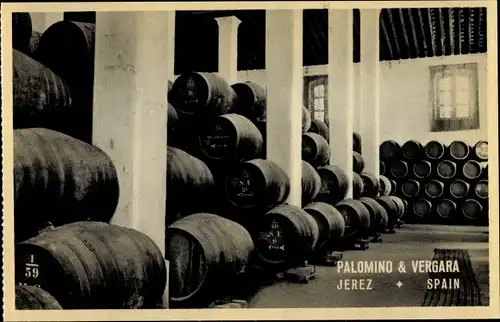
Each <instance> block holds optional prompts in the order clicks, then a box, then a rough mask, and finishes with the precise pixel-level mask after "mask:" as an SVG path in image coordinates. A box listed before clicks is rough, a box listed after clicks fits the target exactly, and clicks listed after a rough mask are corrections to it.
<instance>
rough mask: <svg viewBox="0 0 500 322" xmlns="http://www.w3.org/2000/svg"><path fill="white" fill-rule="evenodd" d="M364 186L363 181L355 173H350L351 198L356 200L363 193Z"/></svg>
mask: <svg viewBox="0 0 500 322" xmlns="http://www.w3.org/2000/svg"><path fill="white" fill-rule="evenodd" d="M363 189H364V184H363V179H361V177H360V176H359V174H357V173H356V172H353V173H352V197H353V198H354V199H358V198H359V197H361V194H362V193H363Z"/></svg>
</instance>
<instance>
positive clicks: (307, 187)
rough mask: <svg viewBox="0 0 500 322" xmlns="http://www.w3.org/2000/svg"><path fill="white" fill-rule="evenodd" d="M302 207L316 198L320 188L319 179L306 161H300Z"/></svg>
mask: <svg viewBox="0 0 500 322" xmlns="http://www.w3.org/2000/svg"><path fill="white" fill-rule="evenodd" d="M301 181H302V205H307V204H308V203H310V202H311V201H313V200H314V198H316V196H317V195H318V193H319V189H320V188H321V177H320V176H319V174H318V172H317V171H316V170H315V169H314V168H313V166H312V165H310V164H309V163H308V162H306V161H302V180H301Z"/></svg>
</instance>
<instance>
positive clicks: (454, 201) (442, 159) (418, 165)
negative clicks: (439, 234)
mask: <svg viewBox="0 0 500 322" xmlns="http://www.w3.org/2000/svg"><path fill="white" fill-rule="evenodd" d="M487 149H488V142H487V141H478V142H476V143H474V144H473V145H469V144H467V143H466V142H463V141H458V140H456V141H453V142H451V143H450V144H449V145H445V144H443V143H442V142H439V141H436V140H431V141H429V142H427V143H426V144H425V145H423V144H421V143H420V142H418V141H416V140H409V141H407V142H404V144H403V145H400V144H399V143H397V142H395V141H393V140H387V141H384V142H382V144H381V145H380V158H381V161H380V162H381V165H382V164H383V166H381V167H380V169H381V174H384V175H385V176H387V177H389V178H390V179H393V180H394V181H395V182H396V184H397V188H396V194H397V195H398V196H400V197H401V198H403V199H405V200H406V201H407V202H408V203H409V205H410V207H409V215H410V216H409V219H410V218H411V221H412V222H415V223H439V224H472V225H487V224H488V151H487Z"/></svg>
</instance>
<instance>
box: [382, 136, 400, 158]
mask: <svg viewBox="0 0 500 322" xmlns="http://www.w3.org/2000/svg"><path fill="white" fill-rule="evenodd" d="M379 150H380V158H381V159H382V160H391V159H399V158H400V157H401V146H400V145H399V144H398V143H397V142H396V141H393V140H386V141H384V142H382V144H380V149H379Z"/></svg>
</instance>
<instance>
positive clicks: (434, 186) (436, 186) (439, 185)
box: [424, 179, 444, 199]
mask: <svg viewBox="0 0 500 322" xmlns="http://www.w3.org/2000/svg"><path fill="white" fill-rule="evenodd" d="M424 192H425V195H426V196H427V197H429V198H433V199H434V198H439V197H441V196H442V195H443V193H444V183H443V182H441V181H438V180H434V179H433V180H429V182H427V183H426V184H425V187H424Z"/></svg>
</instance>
